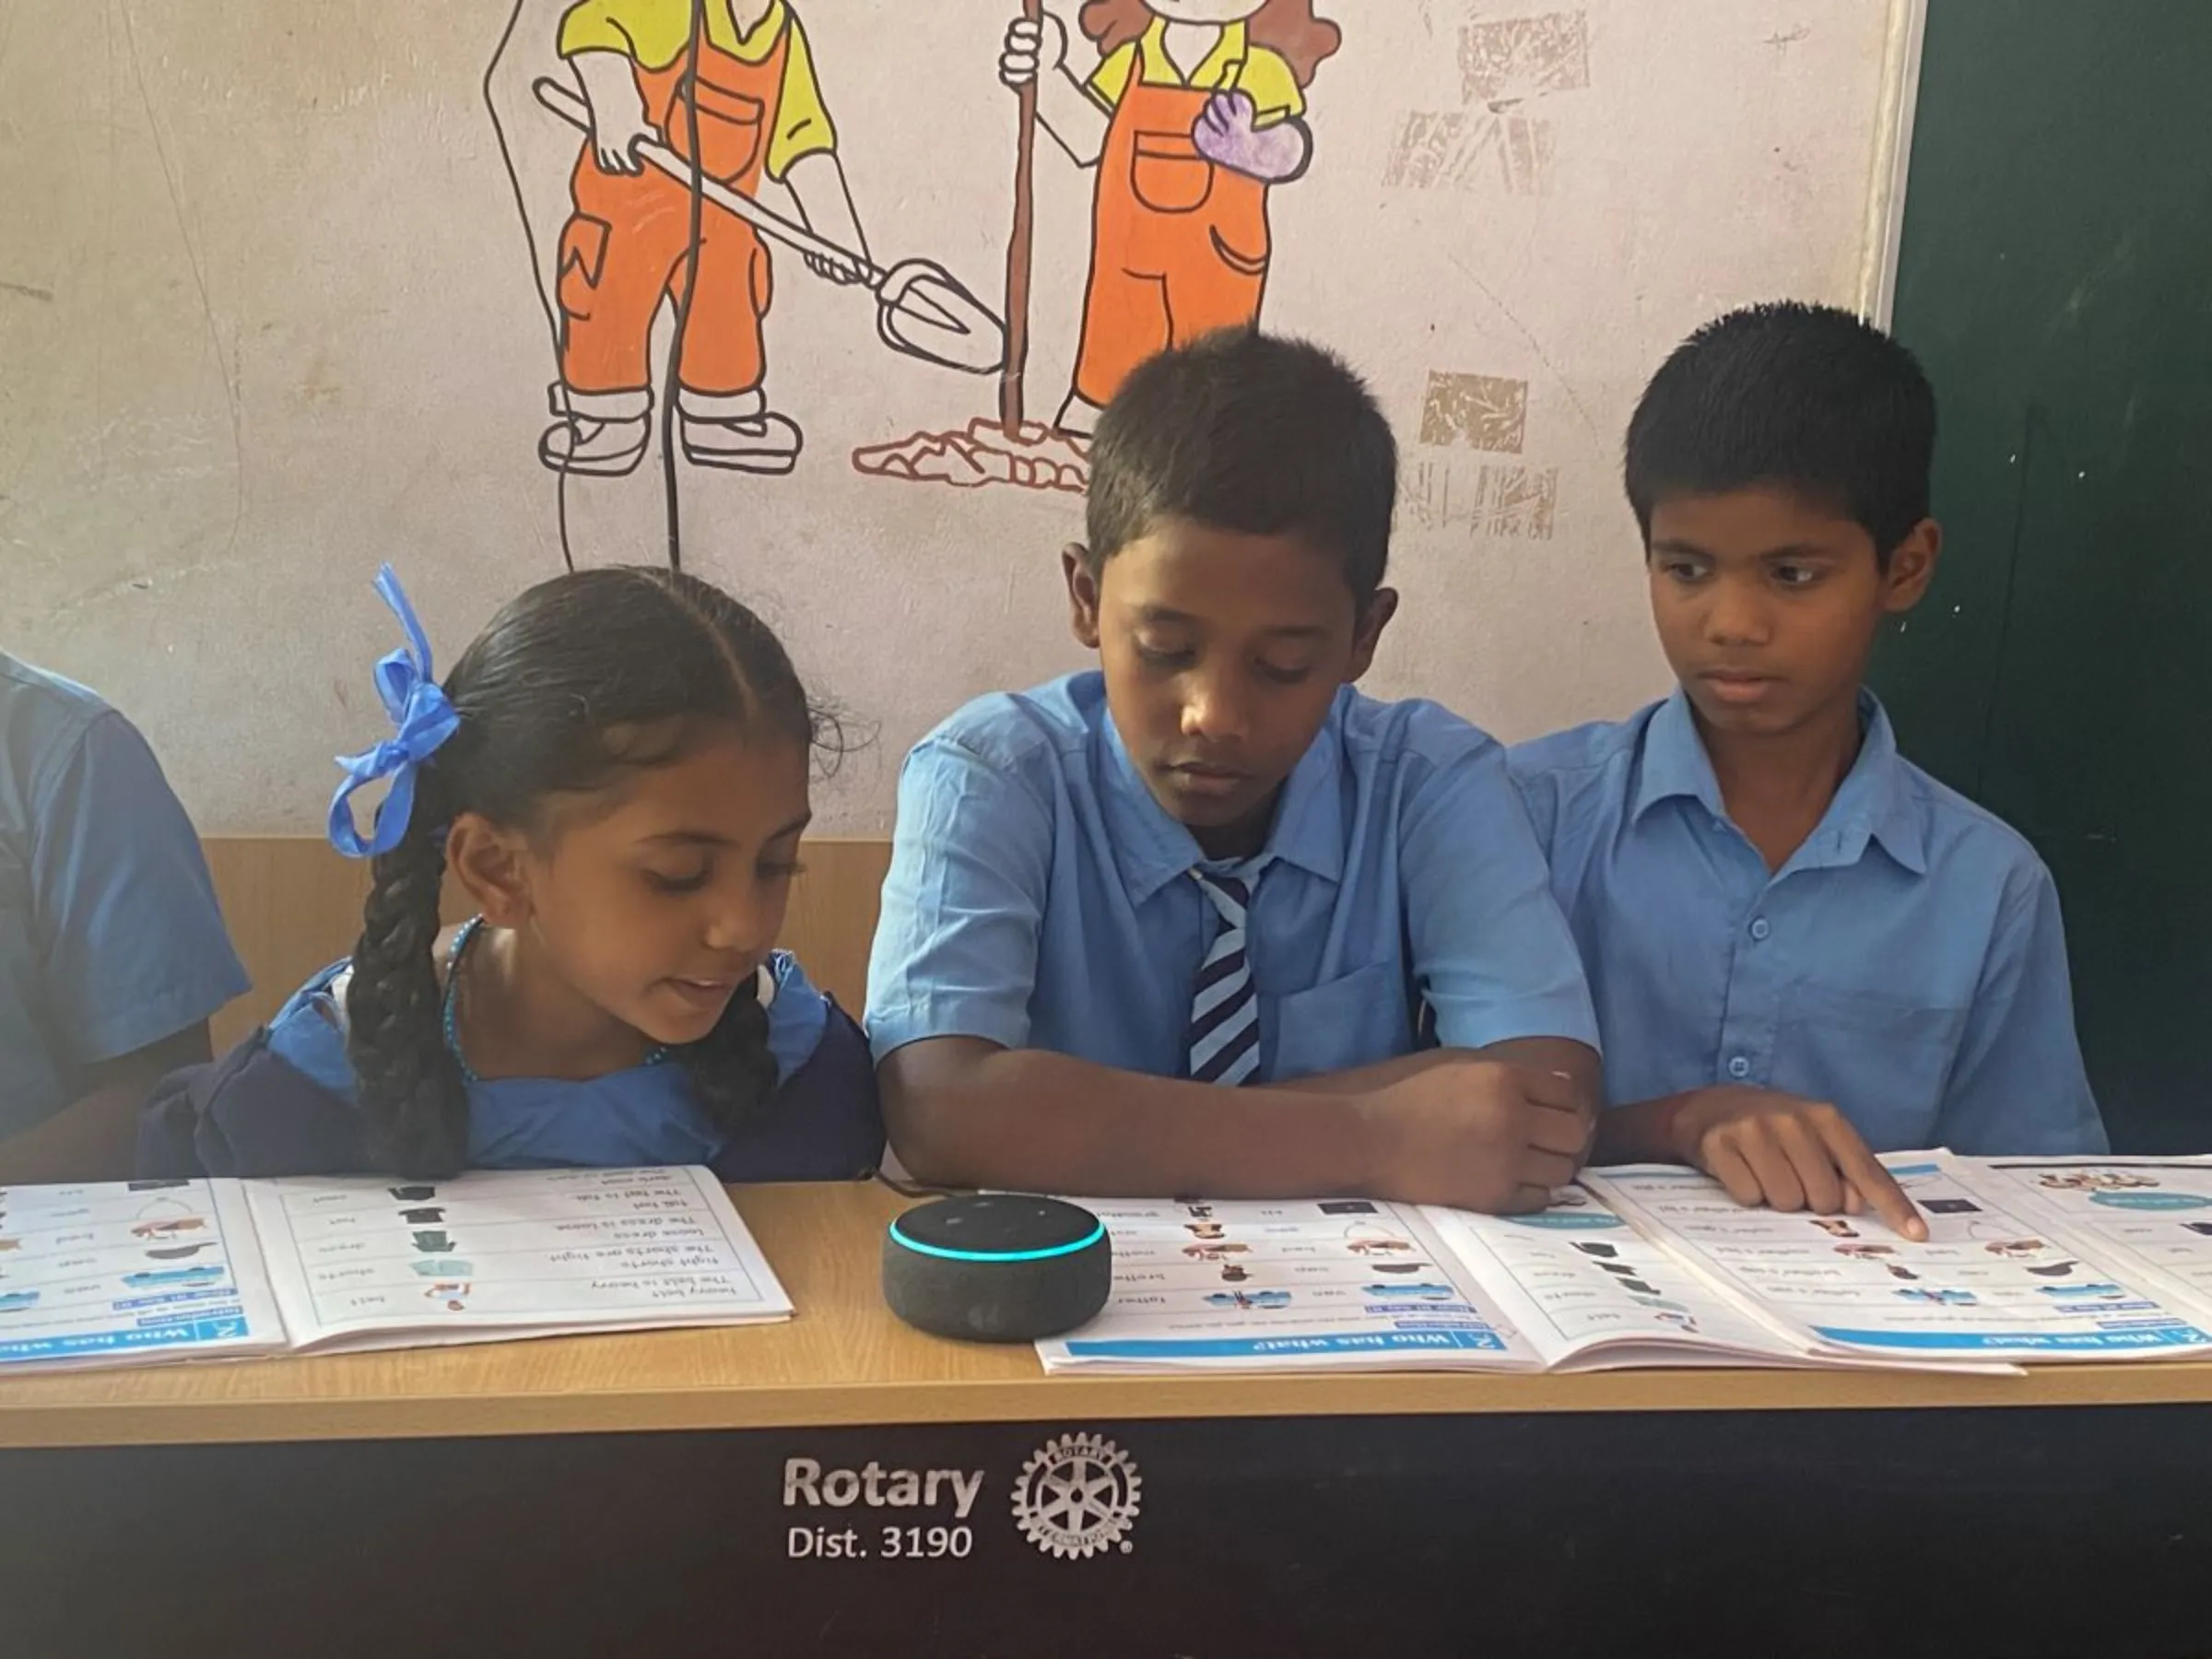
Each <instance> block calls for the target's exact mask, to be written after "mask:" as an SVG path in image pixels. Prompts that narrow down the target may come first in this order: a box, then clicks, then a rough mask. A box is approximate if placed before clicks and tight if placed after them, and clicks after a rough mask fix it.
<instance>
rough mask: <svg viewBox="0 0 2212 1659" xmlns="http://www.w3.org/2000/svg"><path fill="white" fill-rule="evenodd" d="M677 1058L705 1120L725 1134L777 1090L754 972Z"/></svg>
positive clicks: (740, 1125) (749, 1117) (764, 1013)
mask: <svg viewBox="0 0 2212 1659" xmlns="http://www.w3.org/2000/svg"><path fill="white" fill-rule="evenodd" d="M677 1058H678V1059H680V1060H681V1061H682V1062H683V1064H684V1068H685V1070H686V1071H688V1072H689V1073H690V1075H691V1088H692V1089H693V1091H694V1092H695V1093H696V1094H697V1095H698V1097H699V1103H700V1108H701V1109H702V1110H703V1111H704V1112H706V1114H707V1121H708V1122H709V1123H711V1124H713V1125H714V1126H715V1128H717V1129H719V1130H721V1131H722V1132H723V1133H724V1135H735V1134H736V1133H737V1132H738V1131H739V1130H741V1129H743V1128H745V1127H746V1126H747V1124H749V1123H750V1122H751V1121H752V1119H753V1117H754V1115H755V1114H756V1113H758V1112H759V1110H760V1108H761V1106H762V1105H763V1104H764V1103H765V1102H766V1101H767V1100H768V1097H769V1096H770V1095H771V1094H773V1093H774V1092H775V1088H776V1082H777V1077H776V1057H775V1055H774V1054H772V1053H770V1052H769V1047H768V1010H767V1009H766V1008H764V1007H762V1006H760V979H759V975H758V974H755V975H754V976H753V978H752V979H751V980H750V981H749V982H747V983H746V984H743V985H740V986H739V987H738V988H737V993H736V994H735V995H734V996H732V997H731V998H730V1006H728V1007H726V1008H724V1010H723V1011H722V1018H720V1019H719V1020H717V1021H716V1022H715V1025H714V1029H713V1030H712V1031H709V1032H708V1033H707V1034H706V1035H705V1036H704V1037H702V1038H700V1040H699V1041H697V1042H691V1043H687V1044H685V1045H684V1046H683V1047H682V1048H680V1049H678V1050H677Z"/></svg>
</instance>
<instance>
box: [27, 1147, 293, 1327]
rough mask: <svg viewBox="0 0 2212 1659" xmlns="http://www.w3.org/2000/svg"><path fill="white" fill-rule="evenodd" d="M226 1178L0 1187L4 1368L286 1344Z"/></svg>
mask: <svg viewBox="0 0 2212 1659" xmlns="http://www.w3.org/2000/svg"><path fill="white" fill-rule="evenodd" d="M284 1341H285V1335H284V1324H283V1322H282V1321H281V1320H280V1319H279V1318H278V1317H277V1303H276V1299H275V1298H274V1296H273V1295H272V1294H271V1292H270V1288H269V1284H268V1279H267V1277H266V1276H265V1274H264V1273H263V1271H262V1265H261V1253H260V1248H259V1245H258V1244H257V1242H256V1241H255V1239H254V1234H253V1217H252V1215H251V1214H250V1213H249V1212H248V1208H247V1205H246V1200H245V1196H244V1194H242V1193H241V1191H240V1190H239V1186H238V1183H237V1182H230V1181H130V1182H122V1181H117V1182H88V1183H85V1184H82V1185H74V1186H18V1187H0V1370H11V1371H12V1370H18V1369H21V1370H39V1369H42V1368H48V1367H62V1366H72V1365H122V1364H128V1363H131V1362H134V1361H142V1360H151V1359H190V1358H193V1357H194V1356H199V1355H228V1356H233V1357H235V1356H238V1355H241V1354H253V1353H265V1352H270V1351H274V1350H277V1349H281V1348H282V1347H284Z"/></svg>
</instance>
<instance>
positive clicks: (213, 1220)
mask: <svg viewBox="0 0 2212 1659" xmlns="http://www.w3.org/2000/svg"><path fill="white" fill-rule="evenodd" d="M790 1316H791V1302H790V1300H789V1299H788V1298H787V1297H786V1296H785V1295H784V1293H783V1288H782V1286H781V1285H779V1284H778V1283H777V1282H776V1277H775V1275H774V1274H773V1273H772V1272H771V1271H770V1269H769V1265H768V1263H767V1261H766V1260H765V1259H764V1258H763V1257H762V1256H761V1254H760V1251H759V1246H757V1245H756V1244H755V1243H754V1241H753V1238H752V1235H751V1234H750V1233H748V1232H747V1230H746V1227H745V1223H744V1222H743V1221H742V1220H740V1219H739V1218H738V1216H737V1212H736V1211H735V1209H733V1208H732V1207H731V1206H730V1200H729V1195H728V1194H726V1193H724V1191H723V1189H722V1186H721V1184H720V1183H719V1182H716V1181H715V1180H714V1178H713V1177H712V1175H710V1174H709V1173H708V1172H707V1171H704V1170H696V1169H672V1170H539V1171H513V1172H505V1171H502V1172H497V1173H490V1172H487V1173H475V1174H469V1175H464V1176H462V1177H460V1178H458V1179H456V1180H453V1181H440V1182H398V1181H392V1180H388V1179H380V1178H373V1177H333V1178H315V1179H287V1180H277V1181H135V1182H112V1183H104V1184H89V1185H83V1186H41V1187H14V1188H0V1371H18V1370H33V1369H43V1368H51V1367H57V1366H71V1365H116V1364H123V1363H128V1362H131V1361H135V1360H153V1359H193V1358H199V1357H212V1356H221V1357H226V1358H238V1357H241V1356H247V1355H253V1354H269V1353H283V1352H308V1351H315V1352H324V1351H331V1350H340V1349H348V1348H374V1347H419V1346H427V1345H432V1344H442V1343H453V1342H488V1341H497V1340H503V1339H508V1338H513V1337H522V1336H547V1335H560V1334H566V1333H575V1332H585V1331H628V1330H649V1329H656V1328H661V1327H666V1326H677V1325H708V1324H750V1323H754V1322H757V1321H764V1320H774V1319H787V1318H789V1317H790Z"/></svg>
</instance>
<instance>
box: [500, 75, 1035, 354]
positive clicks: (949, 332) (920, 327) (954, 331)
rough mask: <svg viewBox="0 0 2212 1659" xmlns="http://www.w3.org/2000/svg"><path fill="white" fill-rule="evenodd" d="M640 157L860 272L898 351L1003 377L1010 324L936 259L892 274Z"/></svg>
mask: <svg viewBox="0 0 2212 1659" xmlns="http://www.w3.org/2000/svg"><path fill="white" fill-rule="evenodd" d="M531 90H532V91H534V92H535V93H536V94H537V101H538V102H540V103H542V104H544V105H545V106H546V108H547V109H548V110H550V111H552V112H553V113H554V114H556V115H558V116H559V117H560V118H561V119H562V120H563V121H565V122H567V123H569V124H570V125H571V126H574V127H577V128H579V129H581V130H582V131H583V132H586V133H589V132H590V131H591V112H590V109H589V107H588V106H587V105H586V104H585V103H584V101H583V99H582V96H581V95H580V94H578V93H576V92H574V91H571V89H570V88H567V87H564V86H562V85H561V84H560V83H559V81H557V80H551V79H545V78H540V79H539V80H537V81H535V82H533V83H532V85H531ZM637 154H638V157H639V159H641V160H643V161H646V162H649V163H651V164H652V165H653V166H654V167H657V168H659V169H660V170H661V171H663V172H665V173H666V174H667V175H668V176H669V177H670V178H672V179H675V180H676V181H677V182H679V183H681V184H682V185H683V186H684V187H685V188H686V189H689V188H691V187H692V185H693V184H694V183H696V184H697V186H698V189H699V194H700V196H701V197H702V198H704V199H705V200H707V201H710V202H712V203H713V204H714V206H717V207H719V208H721V209H722V210H723V211H724V212H725V213H733V214H735V215H736V216H737V217H738V218H741V219H743V220H745V222H746V223H747V224H748V225H750V226H752V227H753V229H756V230H758V231H759V232H760V233H761V235H763V236H767V237H771V238H773V239H774V240H775V241H780V242H782V243H783V244H784V246H786V247H789V248H795V249H797V250H798V251H799V252H800V253H806V254H811V255H812V256H813V257H815V258H817V259H821V260H827V261H829V262H830V263H831V264H833V265H843V266H845V267H846V268H848V269H855V270H858V271H859V272H860V274H861V280H862V281H864V282H865V283H866V284H867V286H868V288H870V289H872V290H873V291H874V293H875V295H876V332H877V335H879V336H880V337H881V338H882V340H883V343H884V344H885V345H886V346H888V347H890V348H891V349H892V350H894V351H902V352H904V353H905V354H906V355H907V356H909V357H915V358H920V359H923V360H924V361H925V362H931V363H938V364H941V365H943V366H944V367H945V368H947V369H958V370H960V371H963V372H964V373H968V374H995V373H997V372H998V371H999V368H1000V366H1001V365H1002V364H1003V363H1004V362H1005V361H1006V324H1004V323H1002V322H1001V321H1000V320H999V319H998V318H997V317H995V316H994V315H993V314H992V312H991V311H990V308H989V307H987V306H985V305H984V304H983V302H982V300H978V299H977V298H976V297H975V296H974V295H973V294H971V293H970V292H969V291H968V290H967V289H966V288H963V287H961V286H960V283H959V279H958V278H957V277H954V276H953V275H952V273H951V272H949V271H947V269H946V268H945V267H944V266H943V265H938V264H937V263H935V261H934V260H928V259H906V260H901V261H900V263H899V264H897V265H893V266H891V267H890V268H889V269H888V270H885V269H884V268H883V267H882V266H880V265H876V264H874V263H872V262H871V261H868V260H865V259H863V258H861V257H860V256H859V255H858V254H856V253H853V252H852V251H850V250H849V249H845V248H841V247H839V246H838V245H837V244H836V243H835V242H832V241H824V240H823V239H822V238H821V237H818V236H817V235H815V233H814V232H813V231H811V230H809V229H806V227H805V226H803V225H797V224H794V223H793V222H792V221H791V220H790V219H787V218H784V217H783V216H782V215H781V214H779V213H776V212H773V211H771V209H769V208H767V207H763V206H761V205H760V204H759V202H756V201H755V200H753V198H752V197H750V196H748V195H744V194H740V193H739V192H737V191H735V190H732V189H731V188H730V187H729V186H728V185H726V184H724V183H721V182H718V181H716V180H713V179H709V178H700V177H695V175H694V174H693V172H692V170H691V167H690V164H689V163H688V162H687V161H685V160H684V159H683V158H682V157H680V156H678V155H677V153H676V152H675V151H674V150H672V149H669V148H668V147H666V146H665V145H660V144H653V143H641V144H640V145H638V147H637Z"/></svg>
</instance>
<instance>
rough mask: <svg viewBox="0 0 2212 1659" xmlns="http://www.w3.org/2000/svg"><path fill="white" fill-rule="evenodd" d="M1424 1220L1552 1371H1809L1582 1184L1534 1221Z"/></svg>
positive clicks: (1780, 1332) (1776, 1336) (1802, 1356)
mask: <svg viewBox="0 0 2212 1659" xmlns="http://www.w3.org/2000/svg"><path fill="white" fill-rule="evenodd" d="M1421 1213H1422V1215H1423V1217H1424V1218H1426V1219H1427V1220H1428V1222H1429V1224H1430V1227H1432V1228H1433V1229H1434V1230H1435V1231H1436V1235H1437V1237H1438V1238H1439V1239H1440V1240H1441V1241H1442V1242H1443V1244H1444V1247H1445V1248H1446V1249H1448V1250H1450V1251H1451V1252H1452V1253H1453V1254H1455V1255H1456V1256H1458V1257H1459V1258H1460V1260H1461V1261H1462V1262H1464V1263H1465V1265H1466V1267H1467V1269H1468V1272H1469V1276H1470V1277H1472V1279H1473V1280H1474V1282H1475V1283H1476V1284H1477V1285H1478V1286H1480V1287H1481V1288H1483V1289H1484V1290H1485V1291H1487V1292H1488V1294H1489V1295H1490V1296H1491V1297H1493V1298H1495V1299H1496V1300H1497V1302H1498V1304H1499V1307H1500V1311H1501V1312H1503V1313H1504V1315H1505V1317H1506V1318H1508V1319H1510V1320H1511V1321H1512V1323H1513V1324H1514V1325H1515V1326H1517V1327H1518V1328H1519V1329H1520V1330H1521V1331H1522V1333H1523V1334H1524V1335H1526V1336H1527V1337H1528V1339H1529V1341H1530V1342H1531V1343H1533V1344H1534V1345H1535V1347H1536V1350H1537V1352H1539V1353H1540V1354H1542V1355H1543V1357H1544V1359H1545V1361H1546V1363H1547V1365H1548V1366H1549V1367H1551V1368H1552V1369H1553V1370H1557V1371H1597V1370H1609V1369H1613V1368H1616V1367H1621V1368H1625V1367H1631V1366H1664V1365H1721V1364H1730V1363H1735V1364H1754V1365H1797V1364H1809V1363H1814V1361H1813V1360H1812V1358H1811V1355H1812V1350H1813V1345H1812V1344H1811V1343H1810V1342H1808V1341H1806V1339H1805V1338H1804V1337H1802V1336H1797V1335H1792V1334H1791V1333H1789V1332H1787V1331H1786V1330H1784V1329H1783V1328H1781V1327H1779V1326H1775V1325H1771V1324H1767V1323H1765V1322H1763V1321H1762V1320H1761V1319H1760V1317H1759V1314H1758V1313H1757V1312H1754V1311H1752V1310H1751V1309H1750V1308H1748V1307H1747V1306H1745V1305H1743V1304H1742V1303H1739V1302H1737V1301H1736V1300H1734V1299H1733V1298H1732V1297H1731V1296H1730V1295H1729V1294H1728V1293H1727V1292H1725V1291H1724V1290H1722V1289H1721V1288H1718V1287H1717V1286H1715V1285H1712V1284H1710V1283H1708V1282H1707V1281H1706V1280H1704V1279H1703V1278H1701V1277H1700V1276H1699V1275H1698V1274H1697V1273H1695V1272H1693V1271H1692V1270H1691V1269H1690V1268H1689V1267H1688V1266H1686V1265H1684V1264H1683V1263H1682V1262H1680V1261H1678V1260H1677V1259H1676V1258H1675V1257H1674V1256H1672V1255H1670V1254H1669V1253H1667V1252H1666V1251H1665V1249H1664V1248H1662V1247H1661V1246H1660V1245H1658V1244H1656V1243H1653V1241H1650V1240H1648V1239H1646V1238H1644V1237H1643V1236H1642V1235H1641V1234H1640V1233H1638V1232H1637V1231H1636V1230H1635V1229H1633V1228H1631V1227H1630V1225H1629V1224H1628V1223H1627V1222H1626V1221H1624V1220H1623V1219H1622V1218H1620V1217H1619V1216H1618V1215H1616V1214H1615V1213H1614V1211H1613V1209H1612V1208H1611V1206H1608V1205H1607V1204H1606V1201H1605V1200H1604V1199H1602V1198H1600V1197H1599V1196H1598V1195H1597V1194H1594V1193H1592V1192H1589V1191H1587V1190H1586V1189H1584V1188H1582V1187H1569V1188H1566V1189H1564V1190H1563V1191H1561V1192H1559V1193H1557V1194H1554V1195H1553V1198H1552V1203H1551V1206H1550V1207H1549V1208H1547V1209H1546V1210H1543V1211H1541V1212H1540V1213H1538V1214H1535V1215H1532V1216H1478V1215H1475V1214H1472V1213H1470V1212H1468V1211H1465V1210H1449V1209H1427V1210H1423V1211H1422V1212H1421Z"/></svg>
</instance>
